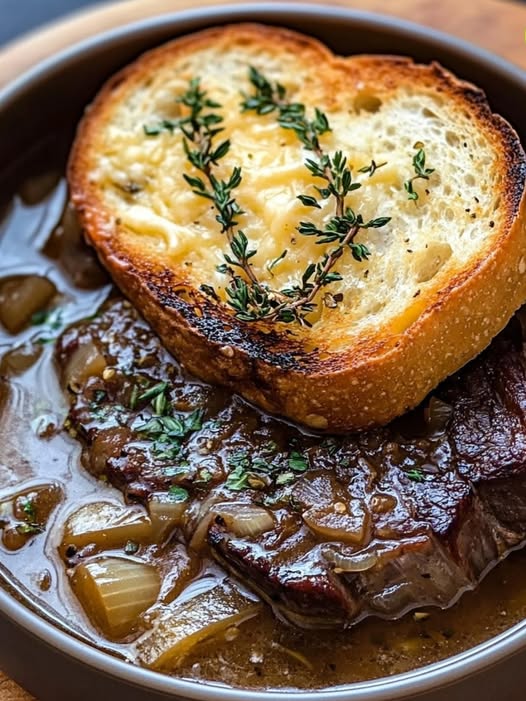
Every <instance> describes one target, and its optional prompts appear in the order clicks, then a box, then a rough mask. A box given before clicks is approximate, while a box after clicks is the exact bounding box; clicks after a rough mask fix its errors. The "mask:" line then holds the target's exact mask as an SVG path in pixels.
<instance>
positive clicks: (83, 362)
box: [64, 341, 106, 392]
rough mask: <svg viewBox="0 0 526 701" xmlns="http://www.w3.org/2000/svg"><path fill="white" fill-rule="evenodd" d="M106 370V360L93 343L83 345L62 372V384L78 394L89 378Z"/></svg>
mask: <svg viewBox="0 0 526 701" xmlns="http://www.w3.org/2000/svg"><path fill="white" fill-rule="evenodd" d="M105 368H106V360H105V358H104V356H103V355H102V353H101V352H100V351H99V349H98V348H97V346H96V345H95V344H94V343H93V341H88V342H87V343H83V344H82V345H81V346H79V347H78V348H77V350H76V351H75V352H74V353H73V354H72V356H71V358H70V360H69V362H68V364H67V365H66V369H65V370H64V384H65V385H66V387H69V388H70V389H71V390H73V391H74V392H79V391H80V390H81V389H82V386H83V385H84V383H85V382H86V380H88V379H89V378H90V377H93V376H100V375H102V373H103V372H104V369H105Z"/></svg>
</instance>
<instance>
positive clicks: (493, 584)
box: [0, 144, 526, 689]
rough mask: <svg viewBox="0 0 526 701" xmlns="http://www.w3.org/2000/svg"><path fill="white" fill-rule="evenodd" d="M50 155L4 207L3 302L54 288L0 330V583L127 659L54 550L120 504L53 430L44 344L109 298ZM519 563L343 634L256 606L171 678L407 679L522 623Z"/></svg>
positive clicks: (59, 415)
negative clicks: (451, 596)
mask: <svg viewBox="0 0 526 701" xmlns="http://www.w3.org/2000/svg"><path fill="white" fill-rule="evenodd" d="M52 151H53V146H52V145H50V144H48V145H46V146H44V147H43V149H42V151H41V152H40V153H37V154H33V156H32V157H31V158H30V159H29V160H27V162H26V163H25V166H24V168H23V169H22V170H21V172H24V171H25V173H29V174H30V175H29V176H23V175H21V176H20V177H19V178H18V183H17V187H16V188H13V187H12V190H13V192H12V195H11V196H10V197H8V198H7V199H6V201H5V203H4V206H3V207H2V210H1V211H2V219H1V222H0V294H1V286H2V285H4V284H5V283H6V281H7V282H9V280H12V279H13V278H17V277H18V276H40V277H45V278H46V279H47V280H49V281H51V282H52V283H53V284H54V286H55V288H56V290H57V292H56V294H55V295H54V297H53V298H52V299H53V301H52V303H51V304H49V303H46V305H45V306H47V307H49V306H51V308H52V309H54V310H56V311H53V312H52V314H51V315H48V316H47V317H46V318H45V319H44V318H43V317H42V319H41V323H38V322H39V318H38V316H35V315H33V322H34V323H29V325H27V326H25V327H24V328H23V329H22V330H20V331H18V332H17V333H14V334H10V333H8V332H7V331H6V330H5V329H4V328H0V355H1V360H0V527H2V525H3V531H2V539H1V541H0V576H1V579H2V580H4V582H5V583H6V584H7V583H10V586H12V587H14V588H15V589H16V590H18V592H19V596H20V598H22V599H23V600H26V601H28V602H29V603H30V604H31V605H32V606H34V607H35V608H36V609H37V610H39V611H40V613H41V614H42V615H44V616H46V617H48V618H50V619H52V620H54V621H55V622H56V623H57V625H59V626H61V627H63V628H65V629H66V630H69V631H71V632H72V633H73V634H74V635H77V636H78V637H81V638H82V639H84V640H87V641H89V642H90V643H91V644H93V645H96V646H99V647H102V648H103V649H105V650H108V651H109V652H110V653H113V654H115V655H118V656H121V657H123V658H125V659H129V660H131V661H133V660H134V657H135V648H134V640H135V637H136V636H133V635H131V636H129V639H126V640H120V641H118V642H115V641H111V640H108V639H107V638H104V637H103V636H102V635H101V633H100V631H99V630H98V629H97V628H96V627H95V626H94V625H93V624H92V623H91V622H90V621H89V619H88V618H87V616H86V614H85V613H84V611H83V609H82V607H81V605H80V603H79V601H78V600H77V598H76V597H75V596H74V594H73V592H72V589H71V586H70V582H69V580H68V577H67V576H66V573H65V568H64V563H63V561H62V560H61V558H60V556H59V553H58V548H59V545H60V543H61V539H62V531H63V527H64V522H65V521H66V519H67V518H68V516H70V515H71V514H72V513H74V512H75V511H76V510H78V508H79V507H80V506H81V505H83V504H88V503H90V502H93V501H106V502H111V503H113V504H123V503H124V502H123V498H122V495H121V493H120V491H118V490H116V489H114V488H113V487H111V486H109V485H108V484H107V483H106V482H105V481H103V480H100V479H96V478H95V477H94V476H92V475H90V474H89V473H88V472H87V471H86V470H85V469H83V467H82V465H81V463H80V455H81V447H80V444H79V443H78V441H77V440H75V438H73V437H71V436H70V435H68V433H67V432H66V431H64V430H61V429H62V426H63V424H64V421H65V418H66V415H67V412H68V406H67V401H66V398H65V395H64V392H63V390H62V388H61V386H60V379H59V376H58V370H57V367H56V365H55V362H54V341H55V340H56V338H57V336H58V335H59V334H60V333H61V332H62V331H63V330H64V329H65V328H66V327H67V326H68V325H69V324H72V323H74V322H77V321H79V320H82V319H86V318H89V317H91V316H92V315H93V314H94V313H95V312H96V310H97V309H98V308H99V307H100V305H101V304H102V303H103V302H104V301H105V300H106V299H107V298H108V297H109V296H110V295H115V291H114V290H113V289H112V287H111V285H110V283H109V281H108V280H107V278H106V277H105V275H104V273H103V272H102V271H101V270H100V269H99V268H98V266H97V264H96V263H95V262H94V259H93V256H92V254H91V253H90V252H88V251H87V248H86V247H85V246H84V245H83V244H82V243H81V242H80V239H79V237H78V231H77V229H76V227H75V222H74V220H73V218H72V217H71V216H70V215H68V214H66V215H65V216H63V212H64V211H65V208H66V207H67V189H66V184H65V181H64V179H63V177H62V169H63V163H62V162H61V159H60V158H56V157H54V159H50V152H52ZM50 163H52V165H51V166H50ZM60 221H62V228H59V229H57V223H58V222H60ZM44 293H45V294H47V292H46V291H45V290H44ZM6 294H7V293H6ZM214 391H215V390H214ZM217 392H218V393H220V392H221V390H217ZM28 494H31V495H36V496H32V500H33V501H32V503H34V504H36V513H35V514H34V515H32V514H28V513H26V512H27V511H28V509H27V508H26V507H24V504H26V503H27V501H26V498H27V495H28ZM14 497H17V499H15V503H16V504H17V505H18V507H17V508H18V509H19V511H20V513H19V514H18V517H19V519H18V526H20V525H22V526H23V527H22V528H18V530H17V527H15V528H14V529H13V528H11V527H10V525H9V523H8V521H9V518H7V517H5V516H3V512H2V504H3V503H5V502H7V501H13V498H14ZM24 508H25V511H24ZM29 516H31V519H29ZM26 517H27V518H26ZM32 519H33V520H35V521H37V522H35V523H33V520H32ZM6 524H7V525H6ZM24 524H25V525H24ZM120 552H121V553H122V551H120ZM109 554H110V555H111V554H117V555H118V554H119V551H115V552H114V553H112V551H111V550H110V551H109ZM141 554H142V555H143V557H144V559H146V560H149V561H151V562H154V563H155V562H157V561H158V560H162V558H163V557H165V555H166V553H165V552H164V551H163V550H162V548H161V551H159V549H157V550H155V548H147V547H145V548H143V549H142V550H141ZM525 562H526V554H525V553H524V552H523V551H517V552H516V553H513V554H512V555H511V556H510V557H508V558H507V560H506V561H505V562H503V563H502V564H500V565H499V566H498V567H497V568H496V569H495V570H494V571H493V572H491V573H490V574H489V575H488V576H487V577H486V578H485V579H484V580H483V582H482V583H481V584H480V586H479V587H478V588H477V590H476V591H475V592H470V593H467V594H465V595H464V596H463V597H462V598H461V600H460V601H459V602H458V603H457V604H455V605H454V606H453V607H451V608H450V609H448V610H446V611H439V610H438V609H436V608H433V609H431V608H430V609H428V610H422V611H419V612H417V613H415V614H408V615H406V616H405V617H403V618H402V619H400V620H398V621H382V620H379V619H373V618H369V619H367V620H366V621H363V622H361V623H360V624H358V625H357V626H355V627H354V628H352V629H350V630H347V631H342V632H337V631H336V632H335V631H332V630H330V631H323V630H322V631H320V630H316V631H308V630H300V629H295V628H292V627H291V626H289V625H286V624H285V623H282V622H280V621H278V620H277V619H276V618H275V617H274V615H273V614H272V612H271V611H270V609H269V608H268V607H265V608H264V609H263V610H262V612H260V613H259V614H258V615H257V616H255V617H253V618H250V620H248V621H245V622H244V623H241V624H240V625H239V626H236V627H232V628H228V629H227V630H226V631H224V632H222V633H220V634H219V635H218V636H215V637H213V638H210V639H209V640H206V641H204V642H202V643H200V644H199V645H198V646H197V647H195V648H194V649H193V650H192V651H191V652H190V653H189V654H188V655H187V656H186V657H184V659H183V661H182V663H180V664H179V665H178V667H177V669H175V670H174V672H173V673H174V674H176V675H177V676H179V677H182V678H186V679H195V680H200V681H208V682H216V683H222V684H227V685H231V686H237V687H243V688H250V689H272V688H276V689H284V688H285V689H318V688H326V687H331V686H337V685H343V684H348V683H351V682H356V681H363V680H367V679H373V678H377V677H382V676H389V675H392V674H396V673H400V672H404V671H407V670H410V669H413V668H415V667H419V666H422V665H425V664H428V663H431V662H435V661H437V660H439V659H443V658H446V657H449V656H451V655H453V654H456V653H458V652H461V651H463V650H466V649H468V648H470V647H472V646H474V645H476V644H478V643H480V642H482V641H484V640H487V639H488V638H490V637H491V636H493V635H496V634H498V633H500V632H502V631H504V630H506V629H507V628H509V627H510V626H511V625H513V624H515V623H517V622H519V621H521V620H523V618H524V617H526V590H525V588H524V583H523V578H524V568H525ZM224 576H225V575H224V573H222V572H221V570H220V568H219V567H218V565H217V564H215V563H214V562H212V561H211V560H208V559H207V558H206V557H204V558H203V561H202V562H200V563H199V565H198V566H196V568H195V571H194V579H192V577H190V580H191V581H190V583H189V584H188V587H187V588H186V589H185V590H184V594H183V596H184V597H185V599H186V598H190V597H191V596H192V594H193V593H194V592H195V591H198V590H199V589H200V588H202V587H203V582H205V583H206V582H207V581H209V580H210V581H212V580H213V581H220V580H221V579H222V578H224Z"/></svg>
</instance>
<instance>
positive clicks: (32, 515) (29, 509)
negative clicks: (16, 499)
mask: <svg viewBox="0 0 526 701" xmlns="http://www.w3.org/2000/svg"><path fill="white" fill-rule="evenodd" d="M21 507H22V511H23V512H24V514H25V515H26V516H27V520H28V521H35V520H36V508H35V504H34V503H33V500H32V499H30V498H29V497H25V498H24V499H23V501H22V503H21Z"/></svg>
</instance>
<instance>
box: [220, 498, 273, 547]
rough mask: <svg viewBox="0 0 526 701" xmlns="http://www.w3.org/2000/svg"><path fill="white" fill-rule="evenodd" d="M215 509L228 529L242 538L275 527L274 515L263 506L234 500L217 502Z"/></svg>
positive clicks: (259, 533) (256, 534)
mask: <svg viewBox="0 0 526 701" xmlns="http://www.w3.org/2000/svg"><path fill="white" fill-rule="evenodd" d="M213 511H214V513H215V514H216V515H217V516H220V517H221V518H222V519H223V521H224V522H225V525H226V527H227V529H228V530H229V531H231V532H232V533H234V534H235V535H237V536H239V537H240V538H243V537H245V536H252V537H254V536H258V535H261V534H262V533H265V532H266V531H270V530H272V528H274V517H273V516H272V514H271V513H270V511H268V510H267V509H264V508H263V507H262V506H255V505H254V504H244V503H239V502H232V503H227V504H217V506H215V507H214V508H213Z"/></svg>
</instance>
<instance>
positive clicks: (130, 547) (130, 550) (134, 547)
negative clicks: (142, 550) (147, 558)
mask: <svg viewBox="0 0 526 701" xmlns="http://www.w3.org/2000/svg"><path fill="white" fill-rule="evenodd" d="M138 551H139V543H135V542H134V541H133V540H129V541H128V542H127V543H126V545H125V546H124V552H125V553H126V555H135V553H136V552H138Z"/></svg>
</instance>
